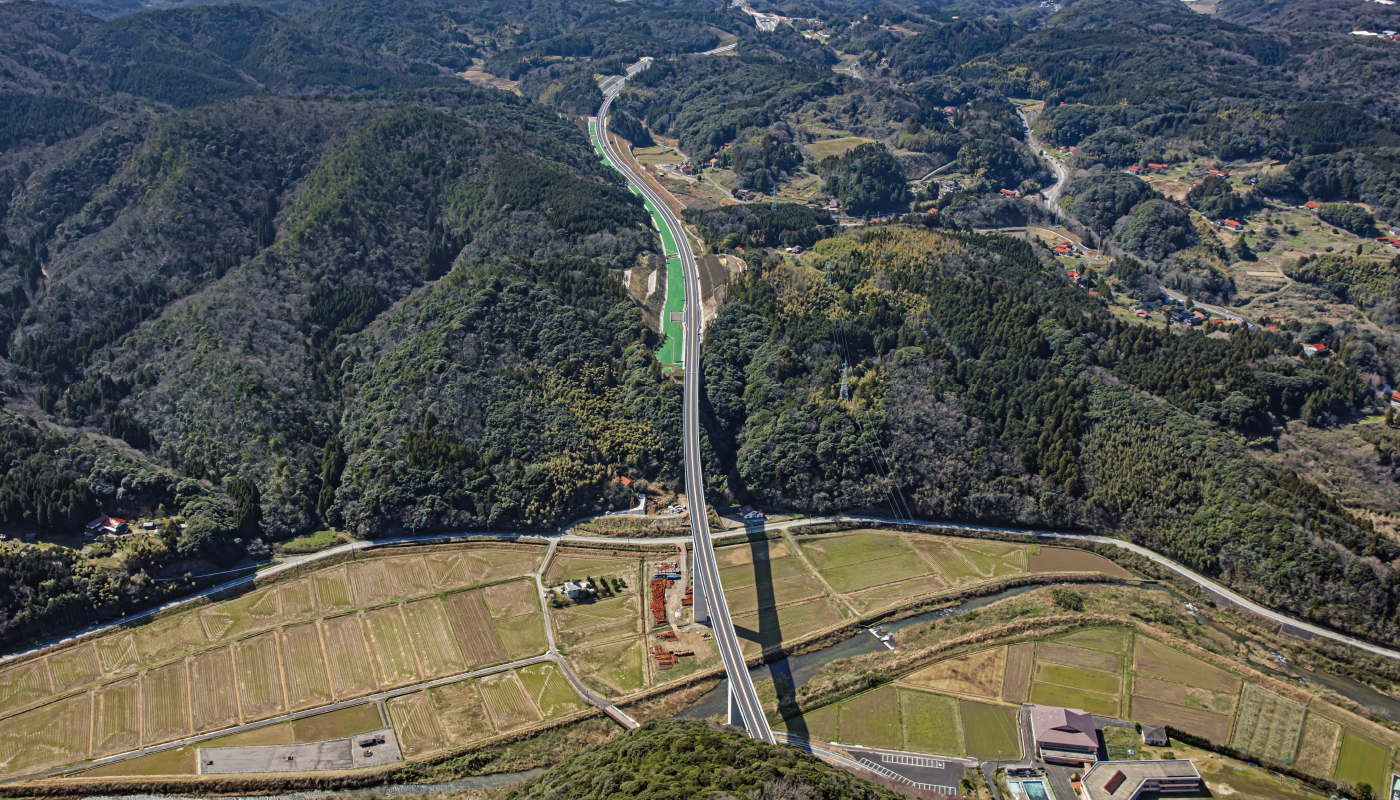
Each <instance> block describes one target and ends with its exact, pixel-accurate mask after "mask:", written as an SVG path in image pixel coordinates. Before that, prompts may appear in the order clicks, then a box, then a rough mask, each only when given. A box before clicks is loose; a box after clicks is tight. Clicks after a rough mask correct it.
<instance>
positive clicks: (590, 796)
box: [507, 720, 902, 800]
mask: <svg viewBox="0 0 1400 800" xmlns="http://www.w3.org/2000/svg"><path fill="white" fill-rule="evenodd" d="M901 796H902V795H900V794H898V793H897V792H894V791H892V790H890V789H886V788H884V787H882V786H878V785H876V784H874V783H871V782H870V781H867V780H863V779H861V778H857V777H855V776H854V775H852V774H851V773H849V772H846V771H843V770H841V769H838V768H836V767H832V766H828V765H827V764H825V763H823V762H822V761H820V760H818V759H817V758H816V757H815V756H811V755H808V754H806V753H803V752H801V751H799V750H797V749H796V748H792V747H782V746H775V745H770V744H764V743H763V742H760V741H756V740H753V739H750V738H748V737H747V736H745V735H744V734H742V733H739V732H738V731H736V730H735V729H733V728H728V729H720V730H717V729H716V728H714V727H711V726H709V725H707V724H706V723H703V722H683V721H680V720H659V721H653V722H648V723H646V724H645V725H643V726H642V727H641V728H638V729H637V730H634V731H629V732H627V733H626V734H624V735H622V736H618V737H616V738H614V739H613V740H611V741H609V742H608V743H607V744H604V745H602V746H601V747H596V748H593V749H591V750H589V751H588V752H586V753H582V754H580V755H576V756H573V757H571V758H568V759H565V760H564V761H562V762H560V763H559V764H558V765H556V766H554V767H553V768H551V769H550V770H549V771H548V772H546V773H544V774H543V775H541V776H539V777H538V778H534V779H532V780H530V781H528V782H527V783H525V784H524V785H523V786H521V787H520V788H518V789H515V790H514V791H512V792H511V793H510V794H509V795H507V797H508V798H510V800H564V798H569V800H595V798H596V799H597V800H602V798H633V797H637V798H641V797H687V798H706V799H707V800H708V799H709V798H714V800H721V798H731V797H753V798H774V800H777V799H778V798H784V799H785V798H793V800H797V799H798V798H810V799H811V800H820V799H822V798H830V799H831V800H835V799H836V798H841V800H894V798H897V797H901Z"/></svg>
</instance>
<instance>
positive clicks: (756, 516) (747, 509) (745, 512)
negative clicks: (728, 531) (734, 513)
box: [739, 506, 764, 522]
mask: <svg viewBox="0 0 1400 800" xmlns="http://www.w3.org/2000/svg"><path fill="white" fill-rule="evenodd" d="M739 516H740V517H743V519H744V521H745V522H757V521H758V520H761V519H763V518H764V516H763V509H761V508H754V507H753V506H741V507H740V508H739Z"/></svg>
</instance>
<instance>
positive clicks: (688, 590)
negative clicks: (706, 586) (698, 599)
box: [681, 586, 695, 606]
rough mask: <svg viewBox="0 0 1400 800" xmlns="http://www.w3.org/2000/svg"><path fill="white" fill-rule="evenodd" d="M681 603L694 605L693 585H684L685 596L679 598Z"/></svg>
mask: <svg viewBox="0 0 1400 800" xmlns="http://www.w3.org/2000/svg"><path fill="white" fill-rule="evenodd" d="M681 605H683V606H693V605H695V587H693V586H687V587H685V598H684V599H683V600H681Z"/></svg>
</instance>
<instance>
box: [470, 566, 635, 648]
mask: <svg viewBox="0 0 1400 800" xmlns="http://www.w3.org/2000/svg"><path fill="white" fill-rule="evenodd" d="M629 583H630V582H629ZM482 599H484V600H485V601H486V608H487V610H489V611H490V612H491V624H492V625H493V626H494V627H495V629H496V635H497V636H499V637H500V639H501V645H502V646H503V647H504V648H505V651H506V657H507V658H509V659H518V658H528V657H529V656H533V655H538V654H540V653H543V652H544V651H545V650H546V649H548V647H549V642H548V641H547V640H546V639H545V636H544V617H543V614H542V612H541V611H540V598H539V591H538V590H537V589H536V588H535V582H534V581H529V580H524V581H511V582H510V583H500V584H496V585H495V586H488V587H486V588H485V589H484V590H482Z"/></svg>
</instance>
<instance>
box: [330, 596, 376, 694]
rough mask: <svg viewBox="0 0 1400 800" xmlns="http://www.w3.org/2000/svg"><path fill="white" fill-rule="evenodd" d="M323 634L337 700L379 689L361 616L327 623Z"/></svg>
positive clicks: (332, 620) (347, 616) (333, 690)
mask: <svg viewBox="0 0 1400 800" xmlns="http://www.w3.org/2000/svg"><path fill="white" fill-rule="evenodd" d="M321 631H322V633H323V635H324V637H325V645H326V661H327V666H328V667H329V668H330V675H331V691H332V692H334V693H335V696H336V697H338V698H342V699H343V698H346V697H354V696H356V695H361V694H368V693H369V692H372V691H374V690H375V689H377V688H379V680H378V678H377V677H375V674H374V667H373V665H372V663H371V662H370V655H369V644H368V643H367V642H366V641H365V632H364V629H363V628H362V627H361V626H360V618H359V616H358V615H356V614H346V615H344V616H340V617H331V618H330V619H327V620H324V621H323V622H322V623H321Z"/></svg>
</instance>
